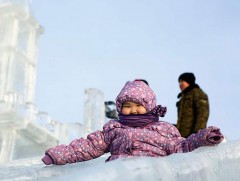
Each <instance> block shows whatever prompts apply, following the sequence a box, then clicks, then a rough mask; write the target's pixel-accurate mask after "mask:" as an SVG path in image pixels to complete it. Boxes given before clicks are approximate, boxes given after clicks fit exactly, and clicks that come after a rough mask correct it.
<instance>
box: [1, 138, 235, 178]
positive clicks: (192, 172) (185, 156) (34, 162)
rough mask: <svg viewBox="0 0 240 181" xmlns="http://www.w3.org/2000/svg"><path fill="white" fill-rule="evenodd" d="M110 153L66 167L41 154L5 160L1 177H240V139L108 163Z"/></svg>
mask: <svg viewBox="0 0 240 181" xmlns="http://www.w3.org/2000/svg"><path fill="white" fill-rule="evenodd" d="M107 156H108V155H104V156H102V157H100V158H98V159H94V160H91V161H87V162H80V163H75V164H67V165H64V166H56V165H52V166H45V165H44V164H43V163H42V162H41V158H40V157H37V158H33V159H28V160H26V159H25V160H18V161H12V162H8V163H3V164H1V165H0V180H1V181H10V180H11V181H13V180H17V181H23V180H24V181H25V180H43V181H46V180H51V181H55V180H58V181H63V180H64V181H65V180H87V181H89V180H97V181H102V180H104V181H109V180H114V181H121V180H124V181H126V180H131V181H132V180H139V181H141V180H142V181H146V180H147V181H150V180H167V181H175V180H181V181H188V180H194V181H198V180H199V181H203V180H204V181H205V180H211V181H221V180H222V181H228V180H239V178H240V140H233V141H228V142H226V143H221V144H220V145H218V146H213V147H201V148H199V149H197V150H195V151H193V152H190V153H180V154H173V155H170V156H167V157H159V158H146V157H141V158H140V157H136V158H131V159H119V160H115V161H111V162H107V163H106V162H105V159H106V158H107Z"/></svg>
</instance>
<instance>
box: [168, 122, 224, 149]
mask: <svg viewBox="0 0 240 181" xmlns="http://www.w3.org/2000/svg"><path fill="white" fill-rule="evenodd" d="M223 139H224V137H223V135H222V133H221V132H220V129H219V128H217V127H214V126H210V127H208V128H205V129H202V130H199V131H198V132H197V133H195V134H191V135H190V136H189V137H187V138H186V139H185V138H184V139H182V140H181V141H180V139H179V138H178V141H177V140H176V142H175V143H176V145H175V146H174V149H173V150H170V152H171V153H174V152H175V153H176V152H190V151H193V150H195V149H197V148H199V147H201V146H212V145H217V144H219V143H220V142H221V141H222V140H223Z"/></svg>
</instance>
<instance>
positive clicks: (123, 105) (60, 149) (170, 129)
mask: <svg viewBox="0 0 240 181" xmlns="http://www.w3.org/2000/svg"><path fill="white" fill-rule="evenodd" d="M116 108H117V111H118V113H119V115H118V116H119V120H110V121H109V122H108V123H106V124H105V125H104V126H103V130H102V131H95V132H93V133H91V134H89V135H88V136H87V138H86V139H84V138H80V139H75V140H73V141H72V142H71V143H70V144H69V145H59V146H56V147H53V148H50V149H48V150H47V151H46V153H45V156H44V157H43V158H42V161H43V162H44V163H45V164H46V165H50V164H56V165H64V164H66V163H75V162H81V161H87V160H91V159H94V158H97V157H100V156H101V155H103V154H104V153H107V152H110V153H111V156H110V157H109V158H108V159H107V160H106V161H109V160H114V159H117V158H123V157H133V156H148V157H159V156H167V155H170V154H173V153H182V152H190V151H192V150H194V149H196V148H198V147H200V146H206V145H207V146H211V145H216V144H218V143H220V142H221V141H222V140H223V135H222V134H221V132H220V130H219V129H218V128H216V127H213V126H211V127H208V128H205V129H202V130H200V131H199V132H198V133H196V134H192V135H190V136H189V137H188V138H183V137H181V135H180V133H179V131H178V130H177V128H176V127H175V126H173V125H172V124H170V123H166V122H163V121H159V116H161V117H163V116H164V115H165V113H166V111H167V109H166V107H162V106H160V105H158V106H156V96H155V94H154V92H153V91H152V90H151V88H150V87H149V86H148V85H147V84H146V83H144V82H143V81H139V80H135V81H132V82H127V83H126V84H125V86H124V87H123V89H122V90H121V92H120V93H119V95H118V96H117V98H116Z"/></svg>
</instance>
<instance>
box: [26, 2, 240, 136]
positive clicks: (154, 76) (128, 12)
mask: <svg viewBox="0 0 240 181" xmlns="http://www.w3.org/2000/svg"><path fill="white" fill-rule="evenodd" d="M31 6H32V11H33V14H34V16H35V18H36V19H37V20H38V21H39V23H40V24H41V25H42V26H43V27H44V29H45V31H44V34H43V35H41V37H40V40H39V56H38V65H37V71H38V72H37V87H36V105H37V107H38V109H39V110H40V111H46V112H48V113H49V114H50V115H51V117H52V118H53V119H55V120H59V121H61V122H82V121H83V105H84V89H86V88H90V87H92V88H98V89H100V90H101V91H102V92H104V95H105V99H106V100H115V97H116V96H117V95H118V93H119V92H120V90H121V88H122V87H123V85H124V84H125V82H126V81H128V80H133V79H135V78H144V79H146V80H148V82H149V84H150V86H151V87H152V89H153V90H154V91H155V93H156V95H157V100H158V104H161V105H165V106H167V107H168V113H167V115H166V116H165V117H164V118H163V119H162V120H164V121H168V122H171V123H176V120H177V110H176V106H175V104H176V101H177V100H178V99H177V94H178V93H179V91H180V90H179V87H178V82H177V79H178V76H179V75H180V74H181V73H183V72H186V71H188V72H193V73H194V74H195V76H196V78H197V79H196V82H197V83H198V84H199V85H200V87H201V88H202V89H203V90H204V91H205V92H206V93H207V94H208V96H209V100H210V118H209V122H208V125H215V126H218V127H220V128H221V130H222V132H223V134H225V135H226V136H227V137H228V138H229V139H238V138H240V134H239V128H240V121H239V114H238V113H239V107H240V102H239V101H240V95H239V92H240V71H239V67H240V66H239V64H240V62H239V57H240V51H239V50H240V1H239V0H231V1H228V0H212V1H208V0H201V1H192V0H181V1H179V0H171V1H166V0H81V1H80V0H78V1H77V0H71V1H69V0H51V1H49V0H38V1H37V0H32V5H31Z"/></svg>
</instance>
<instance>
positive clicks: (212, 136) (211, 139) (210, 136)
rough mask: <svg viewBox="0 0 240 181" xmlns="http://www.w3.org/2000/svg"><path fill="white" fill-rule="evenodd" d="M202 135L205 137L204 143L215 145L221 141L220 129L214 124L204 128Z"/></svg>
mask: <svg viewBox="0 0 240 181" xmlns="http://www.w3.org/2000/svg"><path fill="white" fill-rule="evenodd" d="M204 132H205V133H204V134H205V135H204V137H205V138H206V145H215V144H219V143H221V141H222V140H223V138H224V137H223V135H222V133H221V132H220V129H219V128H217V127H215V126H209V127H208V128H206V129H205V130H204Z"/></svg>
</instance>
